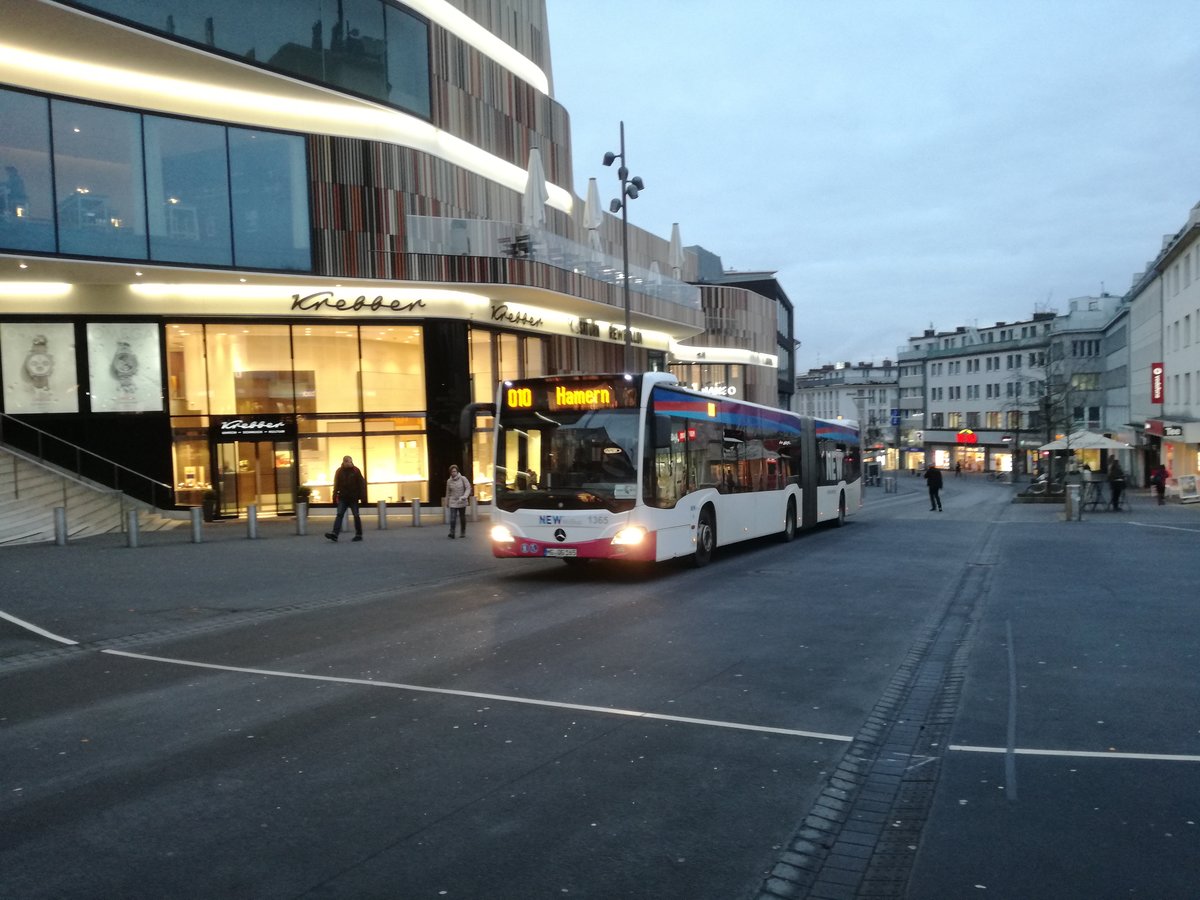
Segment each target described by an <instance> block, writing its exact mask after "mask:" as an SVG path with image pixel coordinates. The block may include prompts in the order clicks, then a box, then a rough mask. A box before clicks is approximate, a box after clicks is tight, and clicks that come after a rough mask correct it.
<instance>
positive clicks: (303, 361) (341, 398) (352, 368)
mask: <svg viewBox="0 0 1200 900" xmlns="http://www.w3.org/2000/svg"><path fill="white" fill-rule="evenodd" d="M292 343H293V348H294V353H295V363H294V368H295V382H296V402H297V409H298V411H299V412H321V413H355V414H357V413H358V412H359V411H360V404H359V391H358V383H359V379H358V329H357V328H355V327H354V326H353V325H297V326H296V327H295V328H293V329H292Z"/></svg>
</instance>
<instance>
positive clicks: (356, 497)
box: [325, 456, 367, 544]
mask: <svg viewBox="0 0 1200 900" xmlns="http://www.w3.org/2000/svg"><path fill="white" fill-rule="evenodd" d="M333 502H334V503H336V504H337V515H336V516H335V517H334V520H333V531H327V532H325V537H327V538H329V539H330V540H331V541H333V542H334V543H335V544H336V543H337V539H338V535H339V534H340V533H341V531H342V519H344V518H345V517H346V511H347V510H349V511H350V512H351V513H353V515H354V540H356V541H361V540H362V539H363V532H362V518H361V517H360V516H359V514H358V504H360V503H366V502H367V480H366V479H365V478H363V473H362V472H361V471H360V470H359V468H358V466H356V465H355V464H354V459H353V457H350V456H343V457H342V464H341V465H340V466H338V470H337V472H335V473H334V475H333Z"/></svg>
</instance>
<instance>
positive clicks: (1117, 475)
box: [1108, 456, 1125, 512]
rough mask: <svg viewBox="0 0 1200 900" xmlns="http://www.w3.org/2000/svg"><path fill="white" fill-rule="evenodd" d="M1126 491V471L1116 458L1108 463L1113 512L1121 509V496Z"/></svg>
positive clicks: (1109, 489) (1109, 490)
mask: <svg viewBox="0 0 1200 900" xmlns="http://www.w3.org/2000/svg"><path fill="white" fill-rule="evenodd" d="M1124 490H1125V470H1124V469H1122V468H1121V464H1120V463H1119V462H1117V458H1116V457H1115V456H1114V457H1113V458H1112V459H1110V460H1109V461H1108V492H1109V495H1110V496H1111V497H1112V500H1111V504H1112V508H1113V511H1114V512H1116V511H1117V510H1118V509H1120V508H1121V494H1122V492H1123V491H1124Z"/></svg>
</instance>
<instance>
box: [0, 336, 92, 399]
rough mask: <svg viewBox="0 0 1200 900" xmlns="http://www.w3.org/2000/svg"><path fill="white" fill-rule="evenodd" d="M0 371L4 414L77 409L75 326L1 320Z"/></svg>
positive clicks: (77, 377)
mask: <svg viewBox="0 0 1200 900" xmlns="http://www.w3.org/2000/svg"><path fill="white" fill-rule="evenodd" d="M0 374H2V377H3V382H4V411H5V412H7V413H22V414H24V413H74V412H79V375H78V372H77V371H76V368H75V325H74V324H73V323H71V322H0Z"/></svg>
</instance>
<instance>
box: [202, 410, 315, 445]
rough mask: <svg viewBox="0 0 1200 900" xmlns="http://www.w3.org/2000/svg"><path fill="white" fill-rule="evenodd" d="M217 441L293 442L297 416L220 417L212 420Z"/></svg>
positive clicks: (213, 432)
mask: <svg viewBox="0 0 1200 900" xmlns="http://www.w3.org/2000/svg"><path fill="white" fill-rule="evenodd" d="M212 436H213V437H214V438H215V439H216V440H217V441H223V442H226V443H228V442H230V441H291V440H295V439H296V417H295V416H218V417H214V418H213V420H212Z"/></svg>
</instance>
